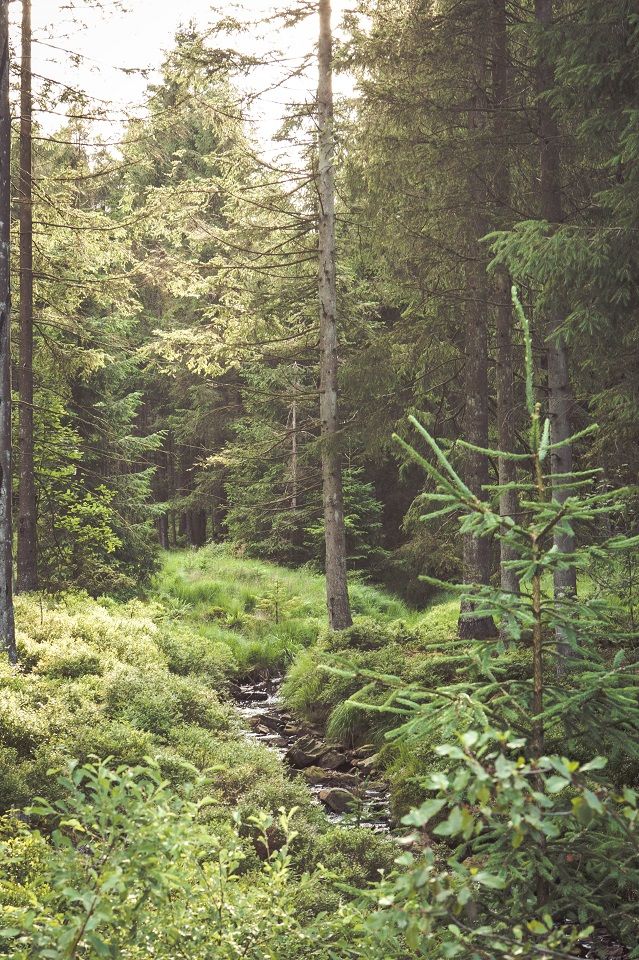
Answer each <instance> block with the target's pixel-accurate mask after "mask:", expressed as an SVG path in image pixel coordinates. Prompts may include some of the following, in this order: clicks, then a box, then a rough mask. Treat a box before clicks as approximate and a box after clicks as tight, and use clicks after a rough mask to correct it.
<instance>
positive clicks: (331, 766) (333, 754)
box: [318, 750, 350, 770]
mask: <svg viewBox="0 0 639 960" xmlns="http://www.w3.org/2000/svg"><path fill="white" fill-rule="evenodd" d="M318 767H321V768H322V769H323V770H347V769H348V768H349V767H350V762H349V760H348V758H347V757H345V756H344V754H343V753H339V752H338V751H337V750H327V751H326V753H324V754H323V756H322V757H321V758H320V760H319V763H318Z"/></svg>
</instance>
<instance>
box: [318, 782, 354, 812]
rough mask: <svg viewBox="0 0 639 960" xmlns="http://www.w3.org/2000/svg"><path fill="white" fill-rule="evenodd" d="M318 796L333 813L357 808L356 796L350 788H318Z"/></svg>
mask: <svg viewBox="0 0 639 960" xmlns="http://www.w3.org/2000/svg"><path fill="white" fill-rule="evenodd" d="M319 798H320V800H321V801H322V803H325V804H326V806H327V807H328V808H329V810H332V811H333V813H348V812H349V811H350V810H355V809H357V806H358V801H357V797H355V796H353V794H352V793H351V792H350V790H344V789H342V787H331V788H330V789H329V790H320V792H319Z"/></svg>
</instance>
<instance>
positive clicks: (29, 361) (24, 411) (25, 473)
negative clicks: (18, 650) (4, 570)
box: [16, 0, 38, 591]
mask: <svg viewBox="0 0 639 960" xmlns="http://www.w3.org/2000/svg"><path fill="white" fill-rule="evenodd" d="M31 86H32V79H31V0H22V61H21V64H20V361H19V371H20V372H19V377H18V386H19V391H20V406H19V409H18V415H19V435H18V439H19V447H18V449H19V457H20V477H19V500H18V554H17V581H16V589H17V590H19V591H25V590H35V589H37V586H38V553H37V551H38V547H37V513H36V486H35V472H34V463H33V443H34V440H33V186H32V174H33V171H32V129H31V128H32V91H31Z"/></svg>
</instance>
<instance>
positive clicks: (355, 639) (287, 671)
mask: <svg viewBox="0 0 639 960" xmlns="http://www.w3.org/2000/svg"><path fill="white" fill-rule="evenodd" d="M350 592H351V603H352V608H353V615H354V625H353V627H352V628H351V629H350V630H348V631H345V632H344V633H342V634H339V635H334V634H331V633H330V632H329V631H328V630H327V629H326V626H325V618H326V615H325V598H324V580H323V577H322V576H321V575H320V574H318V573H316V572H314V571H312V570H309V569H306V568H300V569H297V570H291V569H288V568H282V567H278V566H276V565H274V564H270V563H266V562H263V561H257V560H252V559H247V558H239V557H237V556H234V555H232V554H231V553H230V551H228V550H227V549H225V548H223V547H208V548H205V549H203V550H200V551H198V552H196V553H194V552H191V551H179V552H173V553H170V554H166V555H165V557H164V561H163V566H162V570H161V573H160V574H159V576H158V577H157V581H156V587H155V595H156V597H157V599H158V600H159V601H160V603H161V605H162V607H163V609H164V610H165V611H167V613H168V614H169V615H170V616H171V617H173V618H175V620H176V621H178V622H179V623H180V624H182V625H183V626H186V627H188V629H189V630H190V631H192V632H193V633H194V634H196V635H197V636H198V637H199V638H200V640H201V642H202V643H203V644H204V646H207V645H208V647H209V649H218V650H219V649H220V646H222V647H224V648H226V652H225V657H226V659H227V661H228V665H227V670H228V673H229V675H230V677H231V685H230V688H229V692H230V695H231V698H232V699H233V700H235V703H236V705H237V707H238V708H239V711H240V713H241V714H242V715H243V716H244V719H245V721H246V722H247V723H248V725H249V729H250V735H251V737H252V738H253V739H257V740H261V741H262V742H263V743H265V744H266V745H268V746H270V747H271V749H272V750H274V751H275V753H276V754H278V757H279V759H280V760H281V761H283V762H284V768H285V771H286V772H287V773H288V774H289V775H290V776H292V777H293V780H294V781H299V780H303V781H305V782H306V783H307V784H309V786H310V788H311V793H312V794H313V796H314V797H316V798H319V799H320V800H321V801H322V802H323V803H324V805H325V806H326V807H327V808H328V810H329V811H330V813H331V815H332V816H333V818H334V819H337V818H339V819H345V822H348V823H359V822H366V823H368V824H369V825H371V826H372V825H376V826H377V828H379V829H383V828H386V827H388V825H389V824H390V823H392V822H394V821H396V819H397V817H398V816H399V814H401V813H402V812H404V811H405V810H406V809H407V808H408V806H409V805H410V804H411V803H412V802H414V801H415V800H417V799H418V798H419V797H420V795H421V786H420V780H421V778H422V776H423V772H424V769H425V765H426V764H427V759H426V756H427V754H428V752H429V749H430V748H429V745H423V746H422V748H420V749H417V747H416V745H411V746H410V748H409V749H407V748H406V747H396V746H393V745H392V744H391V743H389V742H388V741H387V738H386V733H387V732H388V730H389V728H390V727H391V725H392V720H393V715H391V714H386V715H385V714H380V713H371V712H367V711H365V710H362V709H360V708H358V707H357V706H355V705H354V703H353V702H352V699H351V698H353V697H357V696H359V695H361V692H362V688H364V690H365V694H366V698H367V699H368V700H372V702H374V703H375V702H379V701H380V699H384V697H385V696H386V694H387V691H385V690H384V689H383V687H382V686H379V685H375V684H371V683H370V682H369V681H368V680H366V679H365V678H363V677H362V676H361V675H359V671H360V670H362V669H366V670H369V671H373V672H378V673H379V674H380V675H382V674H383V675H386V676H388V675H393V676H396V677H398V678H399V679H401V680H402V682H406V683H413V682H419V683H425V684H426V685H429V684H431V683H433V682H436V681H437V680H440V679H441V671H440V672H438V666H439V665H440V661H441V656H438V646H440V645H441V647H443V646H445V645H446V644H447V643H448V642H449V641H450V640H452V639H453V638H454V637H455V632H456V625H457V618H458V604H457V602H456V601H450V600H449V599H447V598H443V597H441V596H439V597H434V598H433V602H432V603H431V605H430V606H429V607H428V608H427V609H426V610H425V611H415V610H413V609H411V608H409V607H408V606H407V605H406V604H405V603H403V602H402V601H401V600H400V599H398V598H397V597H394V596H391V595H389V594H388V593H386V592H384V591H382V590H380V589H378V588H375V587H373V586H370V585H368V584H364V583H360V582H353V583H352V584H351V590H350ZM338 638H339V640H338ZM331 667H333V668H337V669H338V670H340V671H341V672H340V673H331V672H329V670H330V668H331ZM325 668H329V670H327V669H325ZM344 670H346V671H347V672H349V671H350V672H351V673H352V674H353V675H352V676H345V675H344ZM296 774H299V776H297V775H296ZM353 794H354V796H355V799H353V796H352V795H353Z"/></svg>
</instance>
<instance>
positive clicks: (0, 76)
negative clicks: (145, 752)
mask: <svg viewBox="0 0 639 960" xmlns="http://www.w3.org/2000/svg"><path fill="white" fill-rule="evenodd" d="M10 246H11V109H10V104H9V0H0V640H1V641H2V643H3V645H4V646H5V648H6V650H7V653H8V656H9V662H10V663H16V661H17V651H16V640H15V625H14V616H13V528H12V516H11V514H12V509H11V483H12V478H13V473H12V464H11V454H12V450H11V286H10V285H11V276H10V256H9V254H10Z"/></svg>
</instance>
